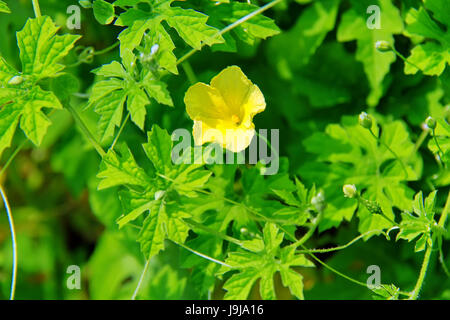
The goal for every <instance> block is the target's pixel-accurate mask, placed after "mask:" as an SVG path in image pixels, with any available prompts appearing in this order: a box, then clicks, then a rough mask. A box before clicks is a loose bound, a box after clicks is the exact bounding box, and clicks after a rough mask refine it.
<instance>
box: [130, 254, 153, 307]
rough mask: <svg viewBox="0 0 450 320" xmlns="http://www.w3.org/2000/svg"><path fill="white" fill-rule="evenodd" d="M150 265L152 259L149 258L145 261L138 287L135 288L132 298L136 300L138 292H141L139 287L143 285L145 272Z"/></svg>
mask: <svg viewBox="0 0 450 320" xmlns="http://www.w3.org/2000/svg"><path fill="white" fill-rule="evenodd" d="M149 266H150V259H148V260H147V261H146V262H145V265H144V270H142V273H141V277H140V278H139V282H138V284H137V287H136V289H135V290H134V292H133V295H132V296H131V300H136V296H137V294H138V292H139V289H140V288H141V286H142V282H143V281H144V278H145V274H146V273H147V271H148V267H149Z"/></svg>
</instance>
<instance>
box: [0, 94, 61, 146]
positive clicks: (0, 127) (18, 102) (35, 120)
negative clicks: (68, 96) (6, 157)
mask: <svg viewBox="0 0 450 320" xmlns="http://www.w3.org/2000/svg"><path fill="white" fill-rule="evenodd" d="M0 106H2V107H1V108H0V154H1V153H2V152H3V150H4V149H5V148H7V147H9V146H10V145H11V140H12V137H13V135H14V132H15V129H16V127H17V124H18V123H19V119H20V128H21V129H22V130H23V132H24V133H25V135H26V136H27V137H28V139H30V140H31V141H32V142H33V143H34V144H35V145H36V146H39V145H40V144H41V142H42V139H43V138H44V135H45V133H46V132H47V128H48V127H49V125H50V120H49V119H48V118H47V116H46V115H45V114H44V113H43V112H42V110H41V109H42V108H54V109H61V108H62V106H61V103H60V102H59V100H58V99H57V98H56V96H55V95H54V94H53V93H52V92H50V91H44V90H42V89H41V88H40V87H39V86H33V87H31V88H29V89H27V88H23V89H22V88H20V89H12V88H0Z"/></svg>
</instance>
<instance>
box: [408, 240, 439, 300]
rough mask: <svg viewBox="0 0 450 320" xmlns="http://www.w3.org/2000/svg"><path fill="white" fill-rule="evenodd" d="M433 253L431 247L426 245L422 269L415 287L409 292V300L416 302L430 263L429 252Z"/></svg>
mask: <svg viewBox="0 0 450 320" xmlns="http://www.w3.org/2000/svg"><path fill="white" fill-rule="evenodd" d="M432 251H433V245H427V250H426V251H425V256H424V257H423V262H422V267H421V268H420V273H419V278H418V279H417V282H416V285H415V287H414V289H413V291H411V296H410V297H409V300H416V299H417V297H418V296H419V292H420V289H421V288H422V285H423V281H424V280H425V276H426V274H427V269H428V265H429V263H430V258H431V252H432Z"/></svg>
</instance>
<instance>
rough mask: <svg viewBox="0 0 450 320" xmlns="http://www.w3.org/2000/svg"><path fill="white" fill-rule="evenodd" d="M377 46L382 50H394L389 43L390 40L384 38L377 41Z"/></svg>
mask: <svg viewBox="0 0 450 320" xmlns="http://www.w3.org/2000/svg"><path fill="white" fill-rule="evenodd" d="M375 48H376V49H377V50H378V51H380V52H388V51H391V50H392V47H391V45H390V44H389V42H387V41H384V40H380V41H377V42H375Z"/></svg>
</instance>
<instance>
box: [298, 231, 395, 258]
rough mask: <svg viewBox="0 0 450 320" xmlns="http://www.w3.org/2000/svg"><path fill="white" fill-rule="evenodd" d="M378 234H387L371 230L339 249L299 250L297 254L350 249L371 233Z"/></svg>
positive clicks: (338, 247)
mask: <svg viewBox="0 0 450 320" xmlns="http://www.w3.org/2000/svg"><path fill="white" fill-rule="evenodd" d="M377 232H381V233H382V234H384V235H385V234H386V233H385V232H384V231H383V230H371V231H367V232H365V233H362V234H360V235H359V236H357V237H356V238H354V239H352V240H351V241H349V242H348V243H346V244H344V245H342V246H337V247H333V248H324V249H308V250H297V252H298V253H326V252H333V251H339V250H342V249H345V248H348V247H350V246H351V245H352V244H354V243H355V242H357V241H358V240H360V239H362V238H364V237H365V236H368V235H369V234H371V233H377Z"/></svg>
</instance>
